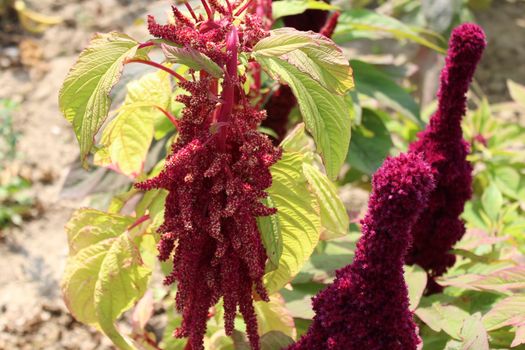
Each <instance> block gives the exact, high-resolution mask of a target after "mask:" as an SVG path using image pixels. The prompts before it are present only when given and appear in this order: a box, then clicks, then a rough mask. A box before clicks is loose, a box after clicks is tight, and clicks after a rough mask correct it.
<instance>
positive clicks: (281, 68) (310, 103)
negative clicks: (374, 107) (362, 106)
mask: <svg viewBox="0 0 525 350" xmlns="http://www.w3.org/2000/svg"><path fill="white" fill-rule="evenodd" d="M258 61H259V63H260V64H261V66H262V67H263V68H264V69H265V70H266V71H267V72H268V73H269V74H270V75H271V76H272V77H274V78H275V79H279V80H280V81H281V82H283V83H285V84H288V85H289V86H290V87H291V89H292V91H293V93H294V95H295V96H296V98H297V101H298V103H299V108H300V110H301V114H302V116H303V119H304V122H305V124H306V128H307V129H308V131H309V132H310V133H311V134H312V136H313V138H314V141H315V143H316V146H317V150H318V152H319V153H320V154H321V157H322V158H323V162H324V164H325V167H326V172H327V174H328V176H329V177H330V178H331V179H334V178H336V177H337V174H338V172H339V169H340V168H341V166H342V165H343V163H344V160H345V158H346V153H347V151H348V145H349V143H350V132H351V130H350V124H351V117H350V113H351V111H350V108H349V106H348V105H347V104H346V102H345V99H344V97H343V96H339V95H336V94H334V93H331V92H330V91H328V90H327V89H325V88H324V87H322V86H321V85H319V83H317V82H316V81H315V80H313V79H312V78H311V77H310V76H309V75H307V74H305V73H301V72H300V71H299V70H298V69H297V68H296V67H295V66H293V65H291V64H290V63H288V62H285V61H283V60H280V59H276V58H271V57H266V56H262V55H261V56H258Z"/></svg>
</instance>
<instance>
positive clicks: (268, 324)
mask: <svg viewBox="0 0 525 350" xmlns="http://www.w3.org/2000/svg"><path fill="white" fill-rule="evenodd" d="M254 307H255V313H256V315H257V320H258V326H259V334H265V333H268V332H271V331H279V332H282V333H283V334H286V335H287V336H289V337H291V338H295V336H296V332H295V324H294V320H293V317H292V315H291V314H290V312H289V311H288V310H287V309H286V305H285V303H284V299H283V297H282V296H281V295H279V294H273V295H271V296H270V301H269V302H265V301H258V302H256V303H255V304H254Z"/></svg>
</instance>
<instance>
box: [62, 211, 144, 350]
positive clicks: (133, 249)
mask: <svg viewBox="0 0 525 350" xmlns="http://www.w3.org/2000/svg"><path fill="white" fill-rule="evenodd" d="M134 221H135V218H131V217H125V216H121V215H116V214H107V213H104V212H101V211H97V210H94V209H80V210H78V211H76V212H75V213H74V214H73V217H72V219H71V220H70V222H69V223H68V225H67V226H66V231H67V233H68V241H69V246H70V256H69V258H68V261H67V264H66V270H65V272H64V276H63V279H62V285H61V287H62V291H63V294H64V300H65V302H66V305H67V307H68V309H69V310H70V312H71V313H72V314H73V315H74V316H75V318H76V319H77V320H78V321H80V322H82V323H85V324H89V325H92V326H95V327H97V328H98V329H100V330H101V331H102V332H104V334H106V335H107V336H108V337H109V338H110V339H111V340H112V341H113V343H114V344H115V345H116V346H118V347H119V348H120V349H124V350H128V349H129V350H131V349H134V347H133V345H132V342H131V341H130V340H129V339H128V338H127V337H125V336H123V335H122V334H121V333H120V332H119V331H118V329H117V327H116V326H115V320H116V319H117V318H118V317H119V316H120V315H121V314H122V313H123V312H124V311H126V310H128V309H130V308H131V307H132V306H133V304H134V303H135V302H136V301H137V300H138V299H140V297H141V296H142V295H143V294H144V292H145V290H146V285H147V283H148V280H149V276H150V275H151V268H150V267H147V266H146V265H145V264H144V263H143V261H142V258H141V256H140V248H139V247H138V246H137V244H136V243H135V242H134V240H133V239H132V237H131V235H130V233H129V232H128V228H129V227H130V225H131V224H133V223H134Z"/></svg>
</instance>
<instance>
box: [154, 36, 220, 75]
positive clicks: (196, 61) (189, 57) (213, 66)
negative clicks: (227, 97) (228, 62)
mask: <svg viewBox="0 0 525 350" xmlns="http://www.w3.org/2000/svg"><path fill="white" fill-rule="evenodd" d="M161 47H162V51H163V52H164V55H165V56H166V59H167V60H168V61H170V62H174V63H179V64H183V65H185V66H187V67H189V68H191V69H193V70H196V71H199V70H205V71H206V72H208V73H209V74H211V76H213V77H215V78H221V77H222V76H223V75H224V72H223V70H222V68H221V67H219V65H218V64H217V63H215V62H213V61H212V60H211V59H210V58H209V57H208V56H206V55H204V54H202V53H200V52H199V51H197V50H195V49H192V48H191V47H176V46H171V45H166V44H161Z"/></svg>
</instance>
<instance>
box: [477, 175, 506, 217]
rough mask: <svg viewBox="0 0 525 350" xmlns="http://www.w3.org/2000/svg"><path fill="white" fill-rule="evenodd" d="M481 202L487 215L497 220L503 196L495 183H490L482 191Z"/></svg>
mask: <svg viewBox="0 0 525 350" xmlns="http://www.w3.org/2000/svg"><path fill="white" fill-rule="evenodd" d="M481 203H482V204H483V209H485V212H486V213H487V214H488V215H489V217H490V218H491V219H492V220H493V221H495V220H497V218H498V216H499V212H500V210H501V207H502V206H503V196H502V195H501V192H500V190H499V189H498V187H497V186H496V185H495V184H490V186H489V187H487V189H486V190H485V192H483V196H482V197H481Z"/></svg>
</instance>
